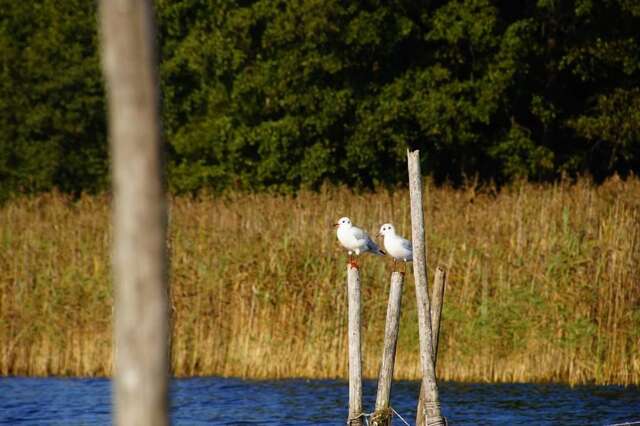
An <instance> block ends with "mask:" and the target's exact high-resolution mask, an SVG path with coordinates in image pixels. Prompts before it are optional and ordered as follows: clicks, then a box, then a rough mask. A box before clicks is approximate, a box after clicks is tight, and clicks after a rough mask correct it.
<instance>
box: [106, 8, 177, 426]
mask: <svg viewBox="0 0 640 426" xmlns="http://www.w3.org/2000/svg"><path fill="white" fill-rule="evenodd" d="M153 16H154V14H153V10H152V6H151V2H150V1H147V0H128V1H127V0H102V1H101V2H100V23H101V37H102V65H103V72H104V76H105V80H106V91H107V98H108V109H109V137H110V143H111V155H112V164H113V165H112V174H113V232H114V234H113V242H114V247H113V273H114V285H115V324H114V329H115V332H114V335H115V336H114V337H115V348H116V353H115V380H114V400H115V401H114V406H115V423H116V424H118V425H136V426H137V425H149V426H151V425H154V426H157V425H160V426H162V425H167V424H168V423H169V420H168V415H167V399H168V398H167V390H168V381H169V380H168V377H169V367H168V348H167V340H168V339H167V336H168V303H167V255H166V247H165V241H166V239H165V237H166V223H167V212H166V204H165V203H166V202H165V195H164V185H163V182H162V175H163V172H162V169H163V162H162V155H161V151H162V150H161V146H160V119H159V112H158V110H159V104H158V103H159V94H158V77H157V65H158V64H157V57H156V46H155V23H154V19H153Z"/></svg>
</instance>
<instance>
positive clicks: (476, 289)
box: [0, 179, 640, 384]
mask: <svg viewBox="0 0 640 426" xmlns="http://www.w3.org/2000/svg"><path fill="white" fill-rule="evenodd" d="M426 188H427V193H426V199H425V208H426V220H427V236H428V251H429V254H428V263H429V265H430V266H431V268H433V267H434V266H435V265H436V264H442V265H444V266H446V268H447V269H448V271H449V281H448V287H447V293H446V297H445V304H444V312H443V320H442V330H441V341H440V350H439V361H438V376H439V377H440V378H441V379H445V380H462V381H492V382H493V381H562V382H568V383H571V384H579V383H592V382H593V383H621V384H638V383H640V344H639V342H640V278H639V277H640V270H639V266H638V265H640V180H638V179H629V180H627V181H624V182H623V181H620V180H617V179H615V180H611V181H609V182H606V183H605V184H604V185H601V186H597V187H596V186H592V185H591V184H590V183H589V182H588V181H586V180H581V181H579V182H577V183H575V184H568V183H562V184H556V185H546V186H539V185H534V184H516V185H513V186H511V187H509V188H505V189H502V190H501V191H499V192H496V191H492V190H484V191H480V190H476V189H475V187H474V186H472V185H471V186H469V187H467V188H466V189H462V190H454V189H451V188H446V187H444V188H442V187H440V188H437V187H434V186H432V185H427V187H426ZM170 205H171V208H170V237H169V244H168V245H169V250H170V251H171V262H172V264H171V301H172V306H171V311H172V319H173V324H172V329H173V333H172V342H171V352H172V358H173V359H172V368H173V371H174V373H175V374H176V375H178V376H190V375H223V376H240V377H250V378H281V377H312V378H334V377H346V374H347V339H346V318H347V311H346V308H347V307H346V282H345V278H346V277H345V275H346V271H345V262H346V255H345V253H344V252H343V251H342V250H341V249H340V247H339V245H338V243H337V241H336V238H335V231H334V229H333V228H332V227H331V226H330V225H331V224H332V223H333V222H335V220H336V219H337V218H339V217H340V216H346V215H348V216H350V217H351V218H352V220H353V221H354V222H355V223H357V224H360V225H362V226H364V227H365V228H366V229H368V230H369V231H370V232H371V233H375V232H377V230H378V227H379V226H380V224H381V223H383V222H393V223H395V224H396V227H397V228H398V229H399V230H400V231H401V233H403V234H404V235H410V223H409V202H408V192H407V190H405V189H397V190H393V191H387V190H380V191H378V192H376V193H366V194H354V193H352V192H350V191H349V190H347V189H340V188H331V189H329V188H327V189H324V190H322V191H320V192H306V191H303V192H301V193H299V194H298V195H297V196H295V197H294V196H278V195H267V194H253V195H247V194H227V195H225V196H219V197H214V196H206V195H203V196H199V197H195V198H193V197H177V198H173V199H172V200H171V203H170ZM109 241H110V228H109V199H108V197H107V196H98V197H90V196H84V197H81V198H80V199H78V200H71V199H69V198H68V197H66V196H62V195H60V194H45V195H41V196H37V197H33V198H27V197H24V198H20V199H17V200H14V201H12V202H10V203H8V204H6V205H4V206H2V207H1V208H0V244H1V247H2V249H1V251H0V271H2V273H1V274H0V342H2V345H1V346H0V374H2V375H80V376H93V375H110V374H111V371H112V366H113V358H112V346H111V333H112V331H111V317H112V308H113V299H112V290H111V283H110V277H109V254H110V253H109ZM361 265H362V272H361V275H362V294H363V315H364V318H363V336H364V348H363V353H364V363H363V368H364V373H365V375H366V376H369V377H375V376H376V375H377V369H378V366H379V362H380V356H381V346H382V338H383V328H384V325H383V323H384V318H385V312H386V302H387V292H388V285H389V283H388V280H389V274H390V262H389V261H388V259H381V258H375V257H373V256H365V257H363V258H362V259H361ZM430 278H432V276H431V275H430ZM398 348H399V349H398V356H397V361H396V362H397V364H396V378H402V379H416V378H417V377H418V376H419V373H420V372H419V362H418V337H417V318H416V306H415V294H414V292H413V277H412V275H411V274H410V273H409V274H408V276H407V285H406V286H405V294H404V297H403V313H402V321H401V328H400V341H399V345H398Z"/></svg>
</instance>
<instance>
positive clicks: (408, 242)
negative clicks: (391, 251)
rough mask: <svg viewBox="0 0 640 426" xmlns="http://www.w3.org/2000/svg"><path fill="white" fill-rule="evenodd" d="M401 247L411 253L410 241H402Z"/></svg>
mask: <svg viewBox="0 0 640 426" xmlns="http://www.w3.org/2000/svg"><path fill="white" fill-rule="evenodd" d="M402 247H403V248H406V249H407V250H411V251H413V247H412V246H411V241H409V240H405V239H404V238H403V239H402Z"/></svg>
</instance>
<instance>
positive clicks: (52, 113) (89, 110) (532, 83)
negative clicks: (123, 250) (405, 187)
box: [0, 0, 640, 199]
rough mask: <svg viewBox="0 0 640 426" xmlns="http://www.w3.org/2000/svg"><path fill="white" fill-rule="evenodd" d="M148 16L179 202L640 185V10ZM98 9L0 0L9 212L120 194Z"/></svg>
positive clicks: (309, 4) (177, 5)
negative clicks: (426, 187) (613, 178)
mask: <svg viewBox="0 0 640 426" xmlns="http://www.w3.org/2000/svg"><path fill="white" fill-rule="evenodd" d="M156 6H157V16H158V21H159V26H160V34H159V37H158V43H159V46H160V50H161V70H160V71H161V86H162V94H163V100H162V109H163V122H164V130H165V136H166V141H167V155H168V164H169V173H168V182H169V186H170V188H171V189H172V191H174V192H191V191H196V190H198V189H201V188H210V189H213V190H216V191H217V190H223V189H229V188H231V189H234V188H236V189H237V188H241V189H258V190H260V189H266V188H272V189H275V190H278V191H289V190H293V189H298V188H300V187H312V188H317V187H319V186H320V185H321V184H322V183H324V182H333V183H345V184H348V185H363V186H376V185H381V184H394V183H398V182H404V181H405V169H406V167H405V166H404V146H405V144H406V143H409V144H417V145H420V146H422V148H423V152H424V154H425V155H424V158H423V160H424V162H425V164H424V170H427V171H428V172H429V173H430V174H431V175H432V176H433V177H434V178H435V180H436V181H438V182H443V181H449V182H452V183H460V182H461V181H463V180H464V178H465V176H471V177H473V176H476V175H478V176H479V177H481V178H482V179H489V180H493V181H495V182H498V183H502V182H505V181H509V180H511V179H513V178H515V177H519V178H520V177H527V178H530V179H533V180H546V179H553V178H556V177H558V176H560V175H562V174H567V175H574V174H576V173H584V172H588V173H590V174H592V175H593V176H594V177H595V178H596V179H598V180H600V179H602V178H604V177H605V176H608V175H610V174H612V173H613V172H618V173H619V174H621V175H626V174H627V173H629V172H630V171H635V172H636V174H637V172H638V171H640V144H639V141H640V87H639V84H638V82H639V81H640V80H639V77H640V40H639V37H640V35H639V32H638V28H640V3H638V2H637V1H635V0H566V1H559V0H521V1H498V0H494V1H490V0H451V1H442V0H434V1H431V0H430V1H426V0H423V1H415V0H411V1H408V0H391V1H381V0H367V1H359V2H344V1H338V0H328V1H316V0H304V1H303V0H293V1H283V0H256V1H244V0H235V1H233V0H182V1H167V0H159V1H157V2H156ZM95 7H96V2H92V1H82V0H69V1H64V2H59V1H54V0H37V1H34V2H28V3H25V2H16V1H13V0H0V10H2V15H0V64H1V66H0V198H5V199H6V198H7V197H9V196H11V194H15V193H24V192H40V191H46V190H50V189H52V188H58V189H59V190H61V191H64V192H73V193H76V194H77V193H80V192H82V191H89V192H91V191H100V190H103V189H106V188H107V187H108V155H107V149H106V135H105V118H104V117H105V114H104V104H105V102H104V92H103V88H102V80H101V76H100V70H99V58H98V48H97V34H96V17H95V15H96V10H95Z"/></svg>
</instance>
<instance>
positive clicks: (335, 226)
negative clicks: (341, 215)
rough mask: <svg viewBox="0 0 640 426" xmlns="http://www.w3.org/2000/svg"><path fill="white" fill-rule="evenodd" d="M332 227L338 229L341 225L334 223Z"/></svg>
mask: <svg viewBox="0 0 640 426" xmlns="http://www.w3.org/2000/svg"><path fill="white" fill-rule="evenodd" d="M331 226H333V227H334V228H337V227H338V226H340V224H339V223H334V224H332V225H331Z"/></svg>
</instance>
